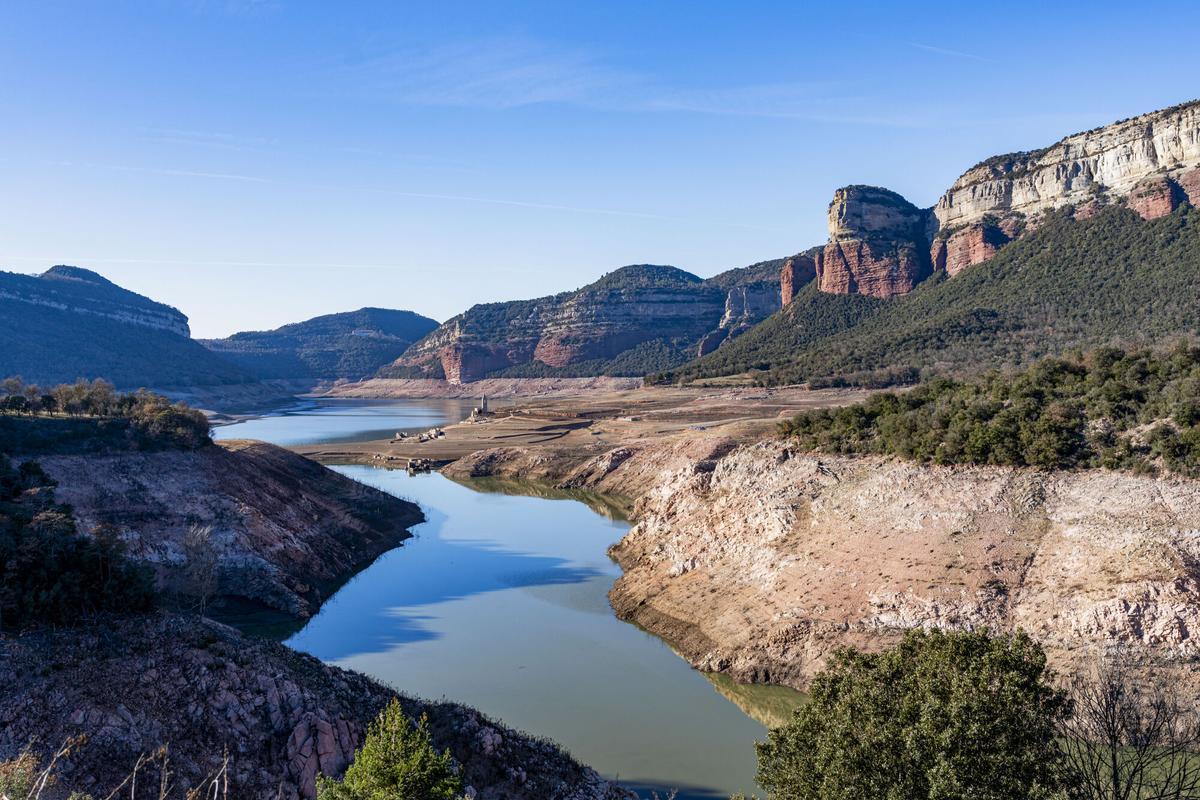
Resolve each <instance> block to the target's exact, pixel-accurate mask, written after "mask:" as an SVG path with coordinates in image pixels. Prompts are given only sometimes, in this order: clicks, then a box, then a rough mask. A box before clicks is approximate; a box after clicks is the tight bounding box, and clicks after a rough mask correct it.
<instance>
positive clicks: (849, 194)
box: [816, 186, 932, 297]
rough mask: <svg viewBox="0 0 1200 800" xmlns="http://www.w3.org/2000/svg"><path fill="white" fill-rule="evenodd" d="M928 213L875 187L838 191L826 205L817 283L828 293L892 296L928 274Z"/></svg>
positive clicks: (909, 290) (907, 288)
mask: <svg viewBox="0 0 1200 800" xmlns="http://www.w3.org/2000/svg"><path fill="white" fill-rule="evenodd" d="M928 228H929V215H928V213H927V212H925V211H922V210H921V209H919V208H917V207H916V206H914V205H913V204H912V203H910V202H908V201H907V200H905V199H904V198H903V197H901V196H900V195H898V194H896V193H895V192H891V191H888V190H887V189H880V188H878V187H875V186H847V187H845V188H842V189H838V190H837V191H836V192H835V193H834V195H833V201H832V202H831V203H830V204H829V244H827V245H826V246H825V249H824V250H823V251H822V252H821V254H820V256H819V257H818V259H817V263H816V272H817V286H818V287H819V288H820V290H821V291H823V292H830V293H833V294H865V295H868V296H870V297H892V296H894V295H898V294H908V293H909V292H911V291H912V290H913V289H914V288H915V287H916V285H917V284H918V283H920V282H921V281H923V280H924V279H925V278H927V277H929V275H930V273H931V272H932V268H931V267H930V264H929V246H928V244H927V242H928V239H927V236H928V233H927V232H928Z"/></svg>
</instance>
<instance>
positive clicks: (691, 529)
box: [447, 434, 1200, 692]
mask: <svg viewBox="0 0 1200 800" xmlns="http://www.w3.org/2000/svg"><path fill="white" fill-rule="evenodd" d="M705 436H706V437H707V438H705V437H695V438H692V439H690V440H678V441H672V442H664V443H660V444H631V445H629V446H625V447H621V448H617V449H615V450H610V451H608V452H603V453H595V454H585V455H581V456H577V457H576V458H575V459H574V460H571V459H567V458H564V457H561V456H560V457H548V456H547V454H546V453H544V452H537V451H532V450H528V451H526V450H522V449H519V448H504V449H499V450H492V451H485V452H483V453H477V454H475V455H473V456H471V457H469V458H467V459H463V460H461V461H459V462H456V463H455V464H454V465H452V466H451V467H450V468H448V469H447V472H448V473H450V474H453V475H456V476H461V477H466V476H471V475H474V476H480V475H522V476H525V477H527V478H533V477H543V478H545V479H548V480H551V481H554V482H555V483H556V484H557V485H558V486H560V487H563V488H585V489H592V490H598V491H602V492H610V493H614V494H619V495H625V496H628V497H633V498H637V499H636V503H635V505H634V510H633V517H634V519H635V521H636V525H635V527H634V528H633V529H632V530H631V531H630V532H629V533H628V534H627V535H626V536H625V537H624V538H623V539H622V540H621V542H620V543H619V544H618V545H616V546H615V547H614V548H613V550H612V554H613V555H614V557H615V558H616V559H617V560H618V561H619V562H620V564H621V566H622V568H623V569H624V575H623V576H622V577H621V578H620V579H619V580H618V581H617V583H616V585H615V586H614V587H613V590H612V592H611V594H610V599H611V600H612V604H613V607H614V608H615V609H616V611H617V613H618V614H619V615H620V616H622V617H623V618H625V619H628V620H631V621H633V622H636V623H637V624H638V625H640V626H642V627H644V628H646V629H647V630H649V631H651V632H653V633H656V634H658V635H660V636H662V637H664V638H665V639H666V640H667V641H669V642H670V643H671V644H672V646H673V647H675V648H676V649H677V650H678V651H679V652H680V653H681V654H682V655H683V656H684V657H685V658H687V659H688V660H689V661H691V662H692V663H693V664H694V665H695V666H697V667H698V668H700V669H704V670H710V671H720V672H724V673H727V674H729V675H731V676H732V677H734V678H736V679H738V680H741V681H755V682H769V683H781V684H787V685H790V686H794V687H797V688H803V687H804V686H805V685H806V684H807V681H808V680H809V679H810V678H811V677H812V675H813V674H814V672H815V671H816V670H817V669H819V668H820V666H821V665H822V664H823V663H824V660H825V658H826V657H827V656H828V655H829V653H830V652H831V651H832V650H833V649H834V648H836V647H838V646H843V645H854V646H858V647H863V648H867V649H878V648H881V647H884V646H886V645H888V644H890V643H892V642H895V641H896V640H897V639H899V638H900V637H901V636H902V634H903V632H904V631H905V630H907V629H910V628H914V627H941V628H979V627H989V628H992V629H995V630H1012V629H1014V628H1023V629H1025V630H1027V631H1029V632H1030V633H1031V634H1032V635H1034V636H1035V637H1036V638H1037V639H1038V640H1039V641H1040V642H1041V643H1042V644H1043V645H1044V646H1045V647H1046V649H1047V651H1048V653H1049V655H1050V659H1051V662H1052V664H1053V665H1054V666H1055V667H1058V668H1063V669H1071V668H1075V667H1078V666H1079V662H1081V661H1085V660H1087V659H1088V658H1091V657H1093V656H1094V654H1095V653H1096V652H1097V651H1098V650H1099V649H1103V648H1108V647H1118V646H1119V647H1122V648H1125V649H1126V650H1127V651H1128V652H1129V653H1130V654H1131V655H1132V656H1133V657H1134V658H1135V659H1136V660H1137V661H1138V662H1139V663H1141V664H1143V665H1145V666H1148V667H1149V666H1154V667H1158V668H1163V669H1167V670H1170V671H1172V673H1173V674H1174V675H1175V676H1177V677H1178V679H1179V680H1183V681H1188V682H1189V683H1188V687H1189V689H1191V690H1193V691H1198V692H1200V682H1198V681H1197V680H1196V676H1195V673H1194V666H1193V665H1194V662H1195V659H1196V658H1197V657H1200V639H1198V638H1197V636H1196V632H1197V631H1198V630H1200V566H1198V565H1200V536H1198V535H1197V533H1196V532H1197V531H1198V530H1200V491H1197V490H1198V488H1200V485H1198V484H1197V483H1196V482H1195V481H1190V480H1186V479H1179V478H1150V477H1146V476H1139V475H1132V474H1127V473H1120V472H1108V471H1099V470H1092V471H1079V472H1038V471H1034V470H1027V469H1011V468H994V467H932V466H921V465H917V464H912V463H908V462H902V461H898V460H893V459H884V458H847V457H836V456H834V457H829V456H821V457H820V458H818V457H815V456H812V455H804V454H800V453H797V452H795V451H794V450H793V449H791V447H790V446H789V445H788V444H787V443H786V442H782V441H773V440H772V441H764V442H760V443H756V444H737V443H736V442H734V441H731V440H729V439H726V438H722V437H719V436H711V435H707V434H706V435H705Z"/></svg>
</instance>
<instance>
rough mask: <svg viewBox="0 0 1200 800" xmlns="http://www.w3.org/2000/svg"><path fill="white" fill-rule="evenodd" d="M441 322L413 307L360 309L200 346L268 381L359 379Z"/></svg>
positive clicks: (366, 375)
mask: <svg viewBox="0 0 1200 800" xmlns="http://www.w3.org/2000/svg"><path fill="white" fill-rule="evenodd" d="M437 326H438V323H437V321H436V320H432V319H430V318H429V317H423V316H421V315H420V314H416V313H413V312H412V311H397V310H393V309H387V308H361V309H359V310H358V311H347V312H345V313H341V314H326V315H324V316H320V317H314V318H312V319H309V320H305V321H304V322H296V323H293V324H291V325H284V326H283V327H281V328H276V329H275V330H270V331H245V332H242V333H235V334H233V335H232V336H230V337H228V338H225V339H205V340H202V344H203V345H204V346H205V347H207V348H208V349H210V350H212V351H213V352H215V353H219V354H221V355H222V356H224V357H225V358H226V359H228V360H229V361H231V362H232V363H234V364H237V365H238V366H239V367H242V368H244V369H246V370H247V371H249V372H252V373H253V374H254V375H255V376H257V377H259V378H263V379H265V380H271V379H288V380H291V379H301V380H304V379H307V380H314V381H322V380H338V379H347V380H355V379H358V378H364V377H368V376H370V375H373V374H374V373H375V372H376V371H377V370H378V369H379V368H380V367H382V366H384V365H385V364H389V363H391V362H392V361H394V360H395V359H397V358H399V357H400V355H401V354H402V353H403V352H404V351H405V350H407V349H408V348H409V347H410V346H411V345H412V344H413V342H416V341H418V340H419V339H421V338H422V337H424V336H425V335H426V334H428V333H429V332H430V331H432V330H433V329H435V328H436V327H437Z"/></svg>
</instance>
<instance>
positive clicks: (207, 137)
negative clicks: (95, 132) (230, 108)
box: [142, 128, 279, 152]
mask: <svg viewBox="0 0 1200 800" xmlns="http://www.w3.org/2000/svg"><path fill="white" fill-rule="evenodd" d="M142 138H144V139H146V140H147V141H151V142H162V143H164V144H177V145H184V146H188V147H203V148H212V149H219V150H235V151H245V152H250V151H264V150H271V149H274V148H275V147H276V146H278V144H279V142H278V140H276V139H269V138H267V137H265V136H246V135H243V134H233V133H223V132H220V131H197V130H187V129H182V128H149V129H147V130H145V131H144V132H143V133H142Z"/></svg>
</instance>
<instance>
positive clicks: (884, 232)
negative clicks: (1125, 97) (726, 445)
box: [780, 101, 1200, 303]
mask: <svg viewBox="0 0 1200 800" xmlns="http://www.w3.org/2000/svg"><path fill="white" fill-rule="evenodd" d="M1116 202H1123V203H1128V205H1129V207H1130V208H1132V209H1133V210H1135V211H1137V212H1138V213H1139V214H1141V215H1142V217H1143V218H1145V219H1154V218H1156V217H1161V216H1165V215H1167V214H1170V213H1171V212H1172V211H1174V210H1175V209H1176V208H1178V207H1179V206H1180V205H1181V204H1183V203H1190V204H1192V205H1197V204H1200V101H1198V102H1193V103H1187V104H1184V105H1181V106H1176V107H1174V108H1169V109H1165V110H1163V111H1155V112H1152V113H1150V114H1143V115H1142V116H1139V117H1134V118H1133V119H1128V120H1124V121H1122V122H1117V123H1114V124H1112V125H1107V126H1105V127H1102V128H1097V129H1095V130H1091V131H1087V132H1085V133H1078V134H1075V135H1073V136H1068V137H1067V138H1065V139H1063V140H1062V141H1060V142H1058V143H1057V144H1055V145H1052V146H1051V147H1047V148H1044V149H1041V150H1035V151H1030V152H1024V153H1010V154H1008V155H1002V156H996V157H994V158H990V159H988V160H987V161H984V162H983V163H981V164H978V165H976V166H974V167H972V168H971V169H969V170H967V172H965V173H964V174H963V175H962V176H961V177H960V178H959V179H958V180H957V181H955V182H954V185H953V186H951V187H950V189H949V190H948V191H947V192H946V193H945V194H943V195H942V197H941V198H940V199H939V200H938V202H937V204H936V205H935V206H934V207H933V208H932V209H928V210H921V209H917V208H916V207H915V206H913V205H912V204H910V203H909V202H908V201H906V200H905V199H904V198H902V197H900V195H898V194H895V193H894V192H889V191H887V190H886V189H878V188H874V187H864V186H848V187H845V188H843V189H839V190H837V192H836V193H835V194H834V198H833V202H832V203H830V206H829V244H827V245H826V247H825V250H824V252H823V253H822V255H821V257H820V258H819V260H818V263H817V274H818V285H819V287H820V289H821V291H823V292H832V293H836V294H866V295H871V296H874V297H892V296H895V295H901V294H906V293H908V292H909V291H911V290H912V289H913V288H914V287H915V286H916V284H917V283H919V282H920V281H922V280H924V279H925V278H927V277H929V275H931V274H932V273H933V272H934V271H939V270H944V271H945V272H946V273H947V274H948V275H950V276H954V275H956V274H958V273H959V272H961V271H962V270H964V269H966V268H968V267H971V266H973V265H975V264H980V263H982V262H984V261H987V260H988V259H989V258H991V257H992V256H993V255H995V254H996V252H997V251H998V250H1000V248H1002V247H1004V245H1006V244H1008V243H1009V242H1010V241H1012V240H1013V239H1016V238H1017V237H1018V236H1020V235H1022V234H1023V233H1025V232H1026V231H1031V230H1034V229H1036V227H1037V224H1038V221H1039V218H1040V217H1042V216H1043V215H1045V214H1046V213H1047V212H1050V211H1053V210H1055V209H1058V208H1062V207H1064V206H1073V207H1074V208H1075V209H1076V212H1075V213H1076V215H1077V217H1079V218H1086V217H1089V216H1094V215H1095V213H1096V212H1097V211H1098V210H1099V209H1100V208H1102V207H1103V206H1104V205H1106V204H1110V203H1116ZM925 253H928V254H929V257H928V259H927V258H925V255H924V254H925ZM788 277H789V276H788V274H787V272H786V270H785V274H784V276H783V277H782V279H781V281H780V290H781V293H782V295H783V296H784V302H785V303H786V302H787V299H789V298H790V296H792V295H794V293H795V289H794V282H792V283H789V280H788ZM789 293H790V294H789Z"/></svg>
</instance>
